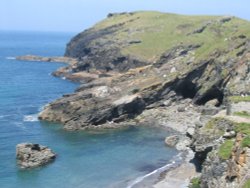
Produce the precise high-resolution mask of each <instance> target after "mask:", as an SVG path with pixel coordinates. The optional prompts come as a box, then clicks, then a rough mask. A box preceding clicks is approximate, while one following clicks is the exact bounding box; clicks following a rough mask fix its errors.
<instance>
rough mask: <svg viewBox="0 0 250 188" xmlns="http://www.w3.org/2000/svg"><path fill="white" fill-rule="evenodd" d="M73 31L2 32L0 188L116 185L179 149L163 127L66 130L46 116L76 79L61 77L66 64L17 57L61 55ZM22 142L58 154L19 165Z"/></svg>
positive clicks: (158, 164) (161, 163) (160, 163)
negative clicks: (170, 144)
mask: <svg viewBox="0 0 250 188" xmlns="http://www.w3.org/2000/svg"><path fill="white" fill-rule="evenodd" d="M72 36H73V34H67V33H40V32H36V33H35V32H7V31H4V32H3V31H2V32H0V187H1V188H33V187H36V188H54V187H58V188H59V187H60V188H105V187H107V188H111V187H119V188H122V187H126V186H127V185H129V184H130V183H131V182H133V180H135V179H136V178H138V177H141V176H144V175H145V174H147V173H150V172H151V171H153V170H155V169H157V168H159V167H161V166H164V165H165V164H167V163H168V162H169V161H170V160H171V159H172V157H173V156H175V155H176V154H177V152H176V150H174V149H171V148H167V147H166V146H165V145H164V138H165V137H166V136H167V135H169V134H170V133H169V132H167V131H166V130H164V129H162V128H149V127H129V128H127V129H124V130H106V131H97V132H93V131H92V132H66V131H64V130H63V129H62V127H61V126H60V125H55V124H50V123H44V122H39V121H38V120H37V118H36V116H37V113H39V111H40V110H41V108H42V107H43V106H44V105H46V104H47V103H49V102H51V101H53V100H55V99H57V98H59V97H61V96H62V95H63V94H66V93H71V92H73V91H74V89H75V88H76V87H77V84H76V83H72V82H69V81H65V80H62V79H60V78H55V77H53V76H52V75H51V72H53V71H54V70H56V69H57V68H59V67H61V66H64V65H63V64H60V63H45V62H25V61H23V62H21V61H17V60H15V59H13V58H12V57H15V56H18V55H27V54H34V55H42V56H60V55H63V53H64V48H65V45H66V43H67V42H68V41H69V40H70V38H71V37H72ZM21 142H32V143H39V144H42V145H47V146H49V147H51V148H52V149H53V150H54V151H55V152H56V153H57V154H58V158H57V159H56V160H55V161H54V162H53V163H51V164H49V165H47V166H45V167H41V168H36V169H32V170H21V169H19V168H18V166H17V165H16V159H15V147H16V144H18V143H21Z"/></svg>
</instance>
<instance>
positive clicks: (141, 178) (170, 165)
mask: <svg viewBox="0 0 250 188" xmlns="http://www.w3.org/2000/svg"><path fill="white" fill-rule="evenodd" d="M175 158H176V160H174V161H172V162H171V163H168V164H167V165H165V166H163V167H160V168H158V169H156V170H154V171H153V172H150V173H148V174H146V175H145V176H141V177H138V178H136V179H135V180H134V181H133V182H132V183H131V184H130V185H128V186H127V187H126V188H133V187H134V186H135V185H137V184H139V183H141V182H142V181H143V180H145V179H146V178H147V177H150V176H152V175H154V174H156V173H161V172H163V171H164V170H167V169H169V168H170V167H172V166H174V165H175V164H176V163H177V162H178V161H181V160H182V157H181V153H180V154H178V155H177V156H176V157H175Z"/></svg>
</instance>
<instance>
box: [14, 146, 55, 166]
mask: <svg viewBox="0 0 250 188" xmlns="http://www.w3.org/2000/svg"><path fill="white" fill-rule="evenodd" d="M55 158H56V154H55V153H54V152H53V151H52V150H51V149H49V148H48V147H46V146H42V145H39V144H32V143H21V144H18V145H17V146H16V159H17V163H18V164H19V165H20V167H21V168H23V169H26V168H35V167H39V166H43V165H45V164H47V163H50V162H52V161H53V160H54V159H55Z"/></svg>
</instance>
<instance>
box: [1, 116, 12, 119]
mask: <svg viewBox="0 0 250 188" xmlns="http://www.w3.org/2000/svg"><path fill="white" fill-rule="evenodd" d="M10 116H11V115H0V119H4V118H6V117H10Z"/></svg>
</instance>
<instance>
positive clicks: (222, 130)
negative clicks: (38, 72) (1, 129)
mask: <svg viewBox="0 0 250 188" xmlns="http://www.w3.org/2000/svg"><path fill="white" fill-rule="evenodd" d="M152 20H154V22H153V23H152ZM171 20H178V22H177V21H176V22H171ZM142 23H144V25H143V24H142ZM163 23H165V24H166V25H164V24H163ZM249 25H250V24H249V22H247V21H243V20H240V19H237V18H235V17H190V16H180V15H172V14H163V13H157V12H135V13H123V14H112V15H109V16H108V18H107V19H105V20H104V21H102V22H100V23H98V24H96V25H95V26H94V27H92V28H90V29H88V30H85V31H84V32H82V33H80V34H78V35H77V36H75V37H74V38H73V39H72V40H71V41H70V42H69V43H68V45H67V49H66V52H65V57H61V58H60V57H55V58H42V57H35V56H26V57H19V58H18V59H19V60H30V61H47V62H58V61H59V62H68V65H67V66H66V67H63V68H60V69H59V70H57V71H55V72H54V73H53V75H55V76H60V77H64V78H67V79H69V80H72V81H77V82H80V83H81V85H80V87H78V88H77V89H76V91H75V92H74V93H72V94H67V95H64V96H63V97H62V98H60V99H58V100H56V101H54V102H52V103H50V104H48V105H47V106H46V107H45V108H44V110H43V111H42V112H41V113H40V114H39V119H40V120H42V121H49V122H59V123H61V124H63V128H64V129H65V130H68V131H77V130H86V129H99V128H120V127H124V126H127V125H145V124H146V125H158V126H165V127H170V128H172V129H173V130H175V131H178V132H179V133H180V134H179V135H176V136H174V137H172V138H168V139H166V142H167V143H168V144H170V145H173V146H174V147H176V148H177V149H178V150H180V151H185V150H187V149H189V148H191V149H192V150H193V152H194V153H195V154H194V158H193V162H194V164H195V165H193V167H190V164H189V163H188V162H185V163H183V164H182V165H181V166H180V168H179V170H178V168H177V169H176V171H175V172H176V173H177V174H178V173H179V172H181V171H183V172H188V168H194V167H195V169H196V171H198V172H199V171H200V173H201V175H200V179H199V186H201V187H213V188H215V187H216V186H217V187H218V186H220V187H225V186H232V187H237V186H239V184H240V183H239V182H244V183H245V182H246V181H247V179H246V178H245V177H243V176H242V174H243V172H245V171H246V170H245V169H246V166H248V165H249V162H248V158H247V156H248V150H249V148H248V147H249V145H247V144H245V145H244V147H243V146H241V145H242V142H243V140H245V142H247V143H248V140H247V139H248V136H249V135H248V132H247V131H246V130H245V129H244V128H241V129H240V130H239V128H238V127H241V126H242V125H241V123H242V119H241V120H240V121H238V122H237V121H235V119H237V120H239V117H238V116H237V115H235V114H234V113H236V114H237V113H238V114H241V115H242V114H243V115H244V114H245V116H248V115H249V113H250V112H249V108H248V107H247V106H248V105H249V104H248V103H247V102H249V101H250V99H249V96H248V95H250V92H249V91H250V81H249V80H250V71H249V70H250V63H249V62H250V51H249V49H250V48H249V46H250V39H249V38H250V31H249V29H245V28H249ZM131 28H133V29H131ZM156 28H157V29H156ZM152 38H153V40H152ZM172 39H173V40H172ZM170 40H172V41H171V42H169V41H170ZM215 41H217V42H215ZM240 101H246V104H244V105H243V104H242V103H240V104H242V106H241V107H238V108H236V107H237V105H238V104H237V102H240ZM224 111H227V115H224V116H222V117H220V118H219V119H218V116H220V114H222V113H223V112H224ZM230 118H231V119H230ZM244 123H246V127H247V126H248V123H250V122H249V119H248V118H246V119H245V122H244ZM244 125H245V124H244ZM240 134H242V135H241V137H240V136H239V135H240ZM225 145H226V146H228V145H230V147H231V150H229V151H227V152H229V154H228V153H227V156H228V158H223V154H224V152H225V151H224V150H223V149H224V147H226V146H225ZM232 145H233V146H234V149H232V148H233V146H232ZM221 147H222V148H221ZM227 149H228V148H227V147H226V149H225V150H227ZM221 152H222V153H223V154H221ZM221 155H222V156H221ZM242 157H245V158H244V160H243V161H244V162H242V160H239V158H240V159H241V158H242ZM218 164H223V166H220V167H219V169H217V166H218ZM232 164H233V165H232ZM230 169H231V171H232V169H233V170H237V174H233V173H231V172H229V171H230ZM242 169H243V170H242ZM218 170H219V173H217V171H218ZM184 174H185V173H184ZM193 174H194V175H197V174H196V173H193ZM170 177H171V173H166V178H170ZM179 177H180V178H179V180H176V181H179V183H182V182H181V181H183V182H185V181H186V180H187V176H183V174H181V173H180V174H179ZM235 177H237V178H238V181H236V178H235ZM244 178H245V179H244ZM189 180H190V177H189ZM164 181H165V183H164ZM164 181H163V183H157V184H156V185H155V186H156V187H157V185H159V186H158V187H159V188H160V187H162V186H163V185H164V186H167V181H168V180H166V179H165V180H164ZM219 182H222V183H221V184H220V183H219ZM178 185H180V184H178ZM240 185H241V184H240Z"/></svg>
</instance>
